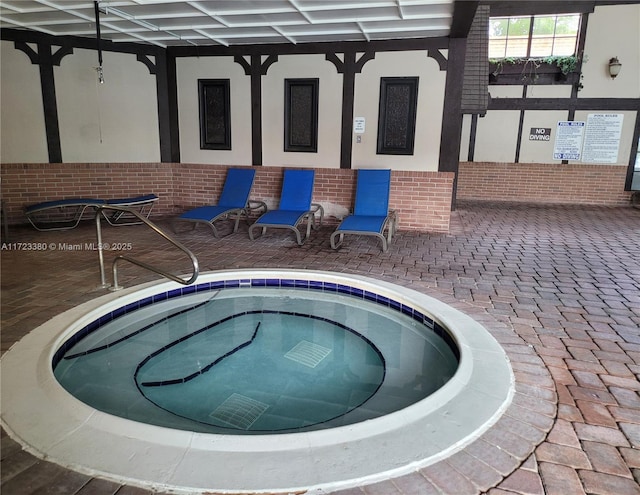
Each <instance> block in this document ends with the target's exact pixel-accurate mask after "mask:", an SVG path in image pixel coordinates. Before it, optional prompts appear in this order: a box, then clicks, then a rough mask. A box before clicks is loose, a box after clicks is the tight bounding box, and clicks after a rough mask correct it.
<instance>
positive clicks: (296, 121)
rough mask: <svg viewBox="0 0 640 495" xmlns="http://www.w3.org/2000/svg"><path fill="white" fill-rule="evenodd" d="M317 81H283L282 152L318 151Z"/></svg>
mask: <svg viewBox="0 0 640 495" xmlns="http://www.w3.org/2000/svg"><path fill="white" fill-rule="evenodd" d="M318 84H319V81H318V79H285V81H284V114H285V115H284V150H285V151H302V152H309V153H315V152H317V151H318Z"/></svg>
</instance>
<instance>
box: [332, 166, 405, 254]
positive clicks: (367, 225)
mask: <svg viewBox="0 0 640 495" xmlns="http://www.w3.org/2000/svg"><path fill="white" fill-rule="evenodd" d="M390 188H391V170H364V169H363V170H358V178H357V182H356V201H355V206H354V209H353V214H352V215H349V216H347V217H346V218H345V219H344V220H342V222H341V223H340V225H338V228H337V229H336V230H335V232H334V233H333V234H331V247H332V248H333V249H337V248H339V247H340V245H341V244H342V241H343V240H344V235H345V234H358V235H373V236H376V237H378V238H379V239H380V240H381V241H382V251H383V252H384V251H386V250H387V248H388V247H389V243H390V242H391V238H392V236H393V235H394V234H395V229H396V224H397V217H396V214H395V212H394V211H391V210H389V192H390ZM385 230H386V231H387V235H386V237H385V235H384V232H385ZM336 238H339V239H338V241H337V242H336Z"/></svg>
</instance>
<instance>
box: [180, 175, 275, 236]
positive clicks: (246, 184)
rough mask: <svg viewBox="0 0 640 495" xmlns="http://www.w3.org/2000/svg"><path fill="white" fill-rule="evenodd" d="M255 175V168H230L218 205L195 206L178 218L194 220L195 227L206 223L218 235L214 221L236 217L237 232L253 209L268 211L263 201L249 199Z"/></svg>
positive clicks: (234, 228) (235, 227)
mask: <svg viewBox="0 0 640 495" xmlns="http://www.w3.org/2000/svg"><path fill="white" fill-rule="evenodd" d="M255 175H256V171H255V169H253V168H230V169H229V170H228V171H227V178H226V179H225V182H224V185H223V186H222V193H220V199H219V200H218V204H217V205H208V206H200V207H198V208H194V209H193V210H189V211H187V212H185V213H183V214H182V215H180V216H179V217H178V218H176V220H177V221H187V222H192V223H193V228H195V227H196V226H197V225H198V224H199V223H204V224H206V225H208V226H209V227H211V230H213V235H214V236H215V237H218V229H217V228H216V226H215V225H214V222H216V221H217V220H228V219H231V218H234V217H235V225H234V227H233V231H234V232H237V231H238V225H239V223H240V218H242V217H243V216H244V217H245V218H248V216H249V213H250V212H251V211H253V210H258V211H259V212H265V211H267V205H266V204H264V203H263V202H262V201H250V200H249V194H250V193H251V188H252V187H253V180H254V178H255ZM174 230H175V224H174Z"/></svg>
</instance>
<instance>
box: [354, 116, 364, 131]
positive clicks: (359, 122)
mask: <svg viewBox="0 0 640 495" xmlns="http://www.w3.org/2000/svg"><path fill="white" fill-rule="evenodd" d="M364 124H365V119H364V117H356V118H354V119H353V132H354V133H356V134H364Z"/></svg>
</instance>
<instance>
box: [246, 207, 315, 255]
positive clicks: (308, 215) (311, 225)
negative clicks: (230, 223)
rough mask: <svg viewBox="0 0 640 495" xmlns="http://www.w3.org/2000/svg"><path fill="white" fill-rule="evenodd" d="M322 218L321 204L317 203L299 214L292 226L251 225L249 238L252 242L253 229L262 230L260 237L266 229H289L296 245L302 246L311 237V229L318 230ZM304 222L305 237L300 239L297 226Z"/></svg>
mask: <svg viewBox="0 0 640 495" xmlns="http://www.w3.org/2000/svg"><path fill="white" fill-rule="evenodd" d="M316 214H318V215H319V216H318V217H317V220H316ZM323 218H324V208H323V207H322V205H321V204H319V203H312V204H311V209H310V210H309V211H307V212H305V213H303V214H301V215H300V216H299V217H298V218H297V220H296V221H295V223H294V224H293V225H287V224H282V223H260V224H259V225H256V224H255V223H254V224H253V225H251V227H249V238H250V239H251V240H252V241H253V240H255V239H256V237H255V234H254V232H253V230H254V229H255V228H259V227H261V228H262V232H261V234H260V235H264V234H265V232H266V231H267V228H268V227H273V228H280V229H289V230H291V231H293V233H294V234H295V235H296V242H297V243H298V246H302V245H303V244H304V242H305V241H306V240H307V239H308V238H309V236H310V235H311V229H314V230H315V229H318V228H320V226H321V225H322V220H323ZM305 220H306V222H307V223H306V230H305V235H304V237H302V232H300V229H299V228H298V226H299V225H300V224H301V223H303V222H304V221H305Z"/></svg>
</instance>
